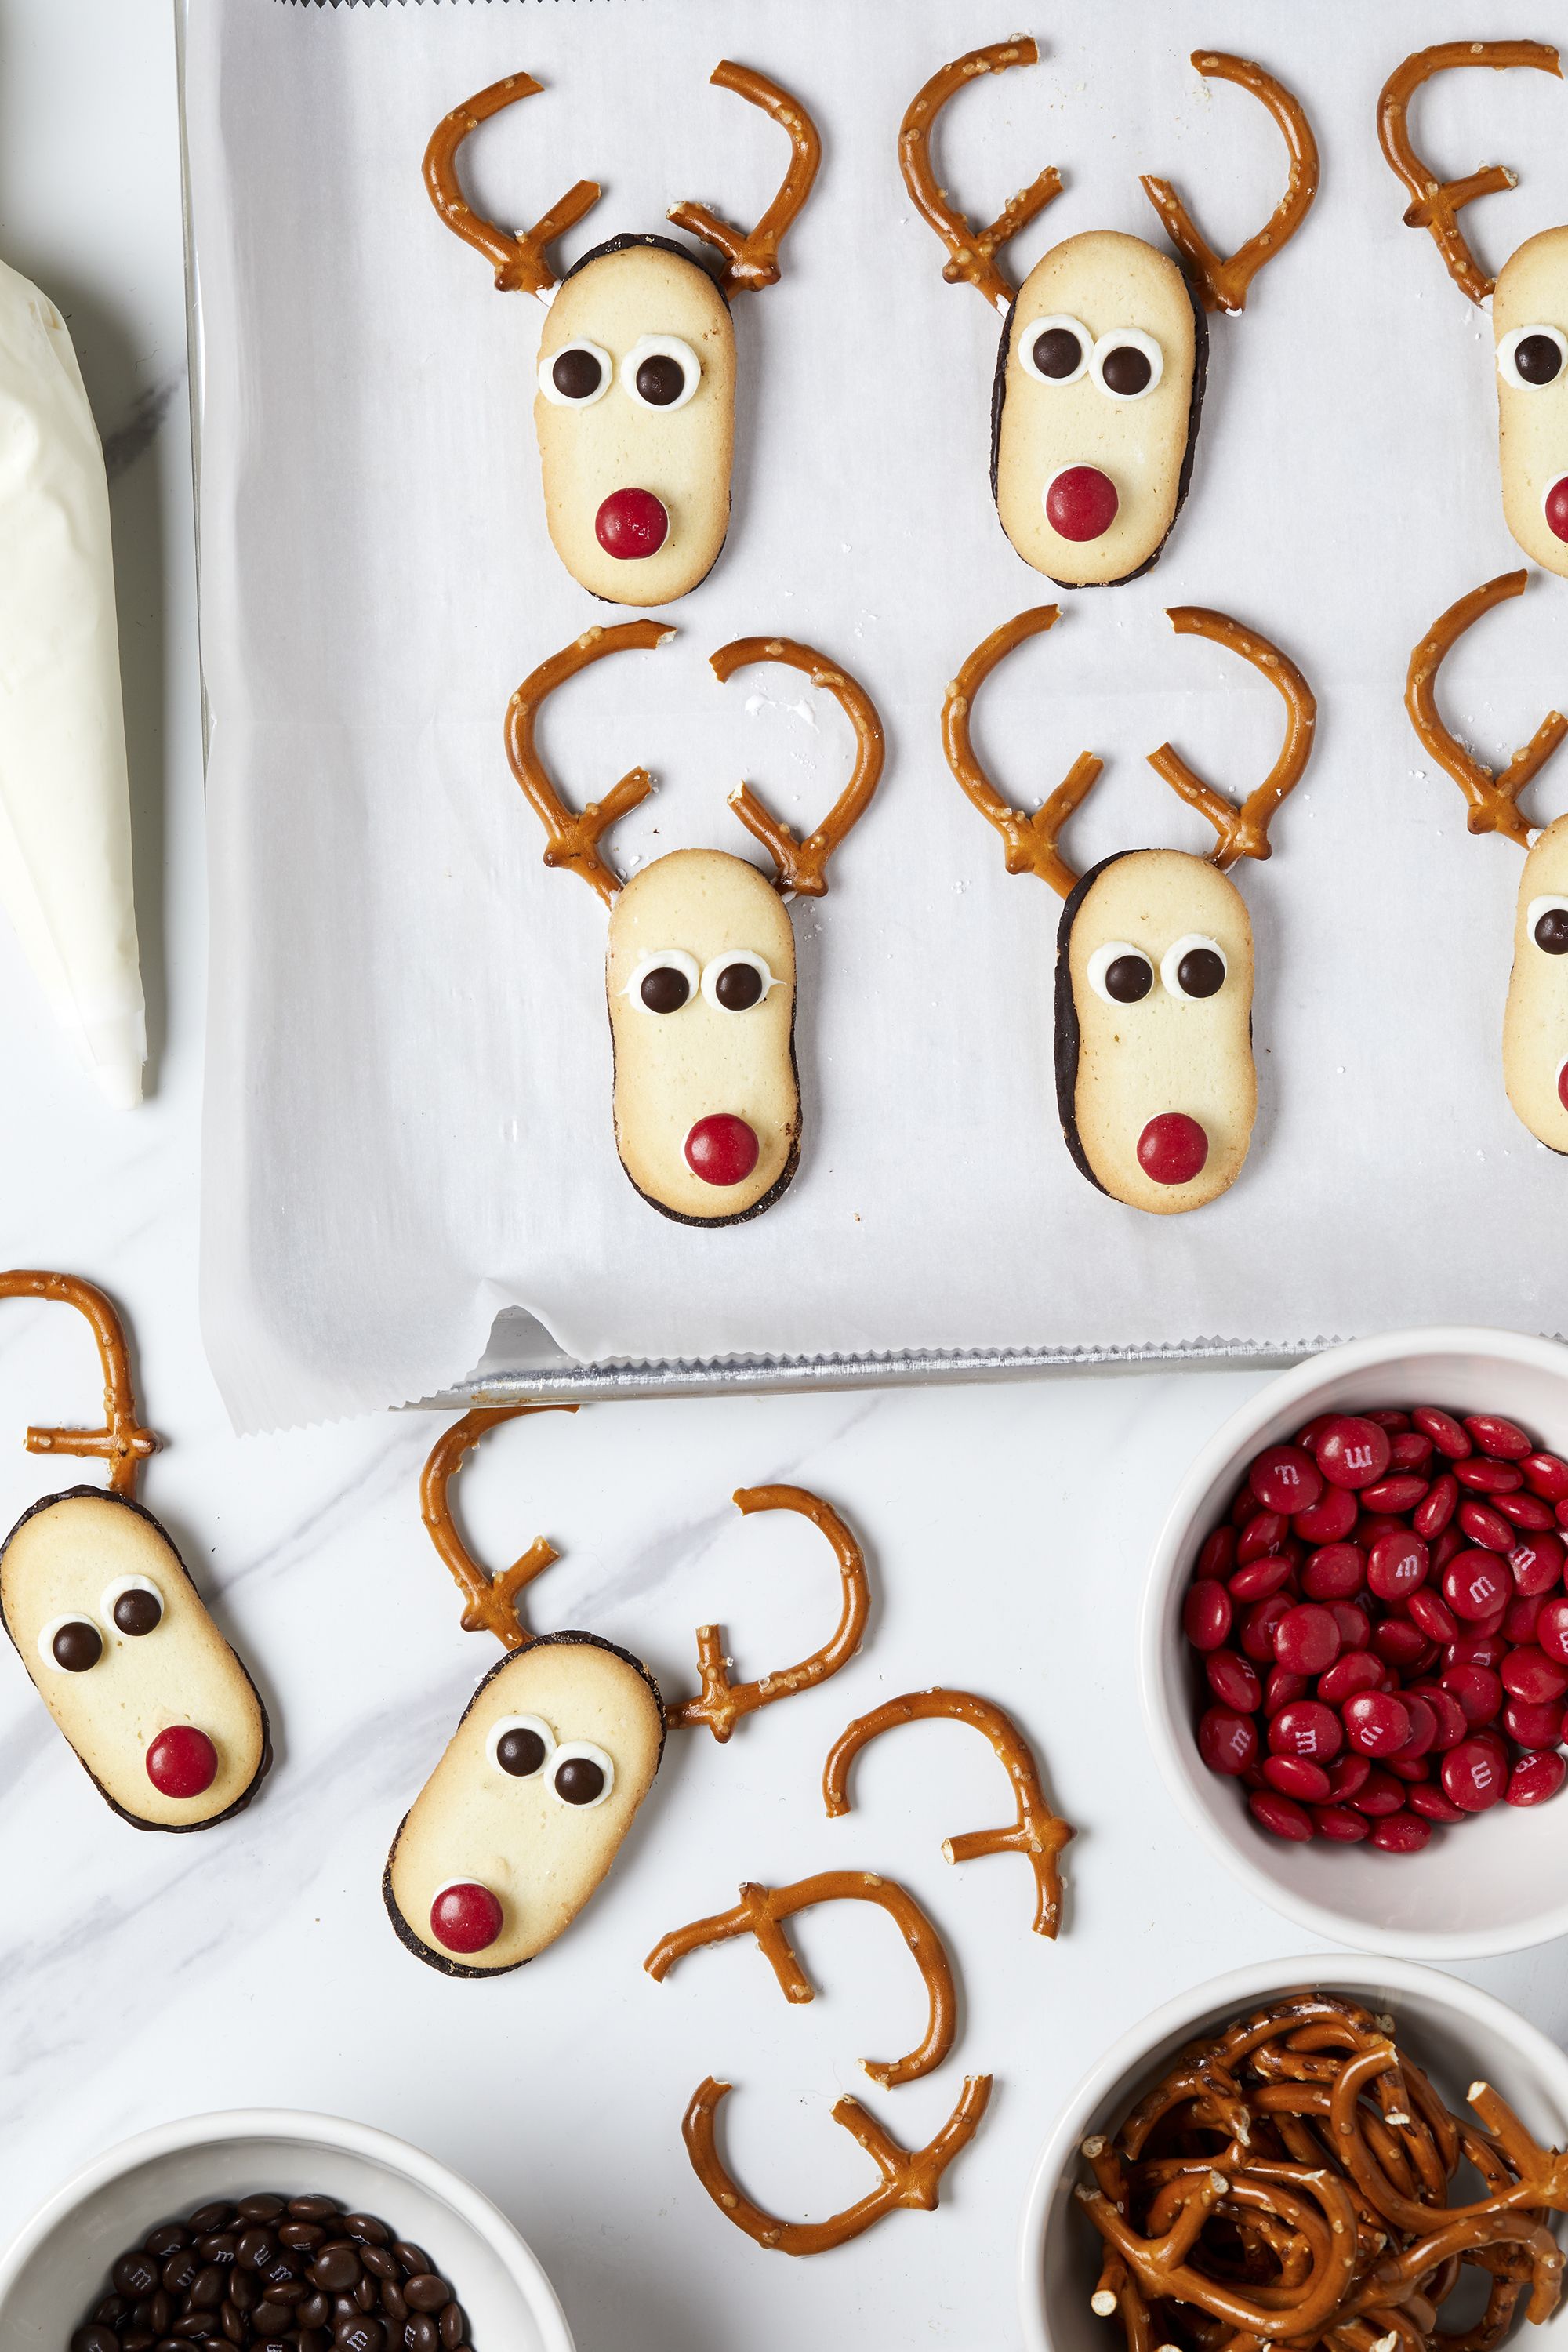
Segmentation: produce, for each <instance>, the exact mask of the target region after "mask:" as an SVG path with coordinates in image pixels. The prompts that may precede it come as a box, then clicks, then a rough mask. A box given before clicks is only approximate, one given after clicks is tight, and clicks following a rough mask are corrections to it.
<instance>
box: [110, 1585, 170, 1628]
mask: <svg viewBox="0 0 1568 2352" xmlns="http://www.w3.org/2000/svg"><path fill="white" fill-rule="evenodd" d="M98 1605H99V1607H100V1609H101V1610H102V1612H103V1614H104V1616H105V1617H106V1618H107V1619H108V1621H109V1622H110V1624H111V1625H112V1626H113V1627H114V1628H115V1630H116V1632H117V1633H123V1634H124V1635H125V1636H126V1638H127V1639H128V1640H130V1641H139V1640H140V1639H141V1638H142V1635H143V1634H146V1633H156V1632H157V1630H158V1628H159V1626H160V1625H161V1624H162V1623H163V1594H162V1593H161V1592H160V1591H159V1590H158V1588H157V1586H156V1585H155V1584H154V1583H153V1581H152V1580H151V1579H150V1578H148V1577H145V1576H121V1577H117V1578H116V1579H115V1580H114V1582H113V1583H112V1584H109V1585H106V1586H105V1587H104V1591H103V1598H102V1600H101V1601H100V1602H99V1604H98Z"/></svg>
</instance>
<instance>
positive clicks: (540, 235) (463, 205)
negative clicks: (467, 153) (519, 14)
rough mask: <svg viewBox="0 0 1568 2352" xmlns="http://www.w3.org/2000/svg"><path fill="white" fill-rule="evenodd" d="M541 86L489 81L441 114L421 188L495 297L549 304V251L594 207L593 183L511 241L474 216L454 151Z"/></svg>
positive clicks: (581, 184)
mask: <svg viewBox="0 0 1568 2352" xmlns="http://www.w3.org/2000/svg"><path fill="white" fill-rule="evenodd" d="M543 87H544V85H543V83H542V82H537V81H535V80H534V79H533V76H532V75H531V74H525V73H524V74H508V75H507V77H506V79H504V80H503V81H492V82H491V83H490V85H489V89H481V90H479V92H478V93H477V94H476V95H475V96H474V97H473V98H468V99H465V100H464V101H463V103H462V105H461V106H455V107H454V108H453V109H452V111H451V113H450V114H446V115H443V116H442V118H441V120H440V121H439V122H438V123H437V126H436V129H435V131H433V132H432V133H431V138H430V144H429V145H428V147H426V150H425V186H426V193H427V194H428V195H429V198H430V201H431V203H432V204H433V205H435V207H436V210H437V212H438V213H439V214H440V215H441V218H442V219H443V220H444V221H445V222H446V224H447V227H448V228H449V229H450V230H451V231H452V233H453V235H454V236H460V237H461V238H462V240H463V242H464V244H465V245H471V246H473V247H475V249H476V251H478V252H479V253H482V254H483V255H484V257H485V259H486V260H487V261H488V262H489V264H490V265H491V267H492V268H493V269H494V271H495V274H496V289H497V291H498V292H500V293H502V294H517V293H524V294H537V295H539V296H541V297H542V298H543V299H548V297H549V296H550V295H551V294H552V293H553V292H554V290H555V288H556V286H557V284H558V283H559V281H558V279H557V278H556V275H555V272H554V270H553V269H552V268H551V266H550V259H549V251H548V248H549V247H551V246H552V244H553V243H554V241H555V239H556V238H557V237H558V236H565V234H566V232H567V230H568V229H569V228H573V227H574V226H576V224H577V222H578V221H580V220H581V219H582V217H583V215H584V213H586V212H591V211H592V210H593V207H594V206H595V205H596V204H597V203H598V201H599V193H600V192H599V183H598V182H597V180H579V181H578V183H577V184H576V186H575V187H574V188H569V189H568V190H567V192H566V194H564V195H563V197H562V199H561V201H560V203H559V204H558V205H552V207H551V209H550V210H549V212H547V213H546V214H545V215H543V217H542V219H540V220H537V221H535V222H534V224H533V226H532V227H531V229H526V230H523V231H522V232H521V234H520V235H518V236H511V235H510V234H509V232H508V231H507V230H505V229H503V228H497V226H496V225H495V223H494V222H493V221H488V220H485V219H483V218H482V217H481V216H480V215H479V214H478V213H477V212H475V211H474V209H473V207H472V205H469V203H468V200H467V198H466V197H465V196H464V194H463V191H462V189H461V187H460V186H459V185H458V148H459V147H460V146H461V145H462V143H463V142H464V140H465V139H466V138H467V137H468V133H469V132H470V131H477V130H478V129H479V125H480V123H481V122H488V121H489V119H490V116H491V115H492V114H499V113H500V111H501V109H502V108H503V107H507V106H513V105H515V104H516V102H517V100H519V99H520V98H532V97H534V96H536V94H537V93H538V92H539V91H540V90H541V89H543Z"/></svg>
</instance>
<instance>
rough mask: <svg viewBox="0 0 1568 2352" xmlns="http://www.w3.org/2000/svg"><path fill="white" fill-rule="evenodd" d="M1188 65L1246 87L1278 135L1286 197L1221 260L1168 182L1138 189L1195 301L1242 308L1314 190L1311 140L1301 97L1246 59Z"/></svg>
mask: <svg viewBox="0 0 1568 2352" xmlns="http://www.w3.org/2000/svg"><path fill="white" fill-rule="evenodd" d="M1192 63H1193V64H1194V66H1195V67H1196V68H1197V69H1198V71H1199V73H1201V74H1202V75H1203V76H1204V78H1205V80H1206V79H1209V78H1210V77H1211V76H1212V77H1213V78H1214V79H1215V80H1217V81H1231V82H1236V83H1237V85H1238V86H1239V87H1240V88H1241V89H1249V90H1250V91H1251V92H1252V95H1253V97H1254V98H1256V99H1259V100H1261V101H1262V103H1263V104H1264V105H1265V106H1266V107H1267V108H1268V111H1269V113H1270V114H1271V115H1272V116H1273V117H1274V120H1275V121H1276V122H1277V123H1278V124H1279V128H1280V130H1281V131H1282V132H1283V133H1284V138H1285V146H1286V150H1287V152H1288V153H1289V158H1290V173H1289V179H1288V180H1287V182H1286V184H1285V193H1284V194H1283V195H1282V196H1281V197H1280V199H1279V203H1278V204H1277V205H1275V207H1274V210H1273V211H1272V212H1271V213H1270V214H1269V215H1268V220H1267V221H1266V222H1265V223H1264V225H1263V226H1262V227H1261V228H1260V229H1259V230H1258V234H1257V235H1256V236H1249V237H1248V238H1247V242H1246V244H1245V245H1240V246H1237V249H1236V251H1235V252H1234V253H1233V254H1230V255H1229V256H1227V257H1222V256H1221V255H1219V254H1217V253H1216V252H1215V249H1214V247H1213V246H1212V245H1210V244H1209V242H1208V240H1207V238H1206V237H1205V236H1204V235H1203V233H1202V231H1201V230H1200V229H1199V228H1198V226H1197V225H1196V223H1195V222H1194V219H1193V217H1192V215H1191V214H1190V213H1189V212H1188V210H1187V208H1186V206H1185V205H1184V204H1183V202H1182V200H1181V198H1180V196H1179V195H1178V194H1176V191H1175V189H1174V188H1173V186H1172V185H1171V183H1170V181H1169V180H1157V179H1154V178H1152V177H1151V176H1150V174H1149V173H1143V174H1142V186H1143V192H1144V194H1146V195H1147V197H1148V199H1149V201H1150V203H1151V204H1152V205H1153V207H1154V210H1155V211H1156V212H1157V213H1158V214H1159V215H1160V218H1161V220H1162V221H1163V223H1164V226H1165V234H1166V236H1168V237H1169V238H1170V240H1171V243H1172V244H1173V246H1174V247H1175V248H1176V250H1177V252H1178V253H1179V254H1180V255H1181V257H1182V259H1183V260H1184V262H1185V263H1186V265H1187V269H1188V272H1189V274H1190V276H1191V278H1192V280H1193V283H1194V287H1195V288H1196V289H1197V294H1198V299H1200V301H1201V302H1202V303H1203V306H1204V309H1205V310H1245V309H1246V308H1247V288H1248V287H1249V286H1250V285H1251V283H1252V281H1253V279H1254V278H1256V277H1257V275H1258V271H1259V270H1260V269H1261V268H1263V267H1264V266H1265V264H1266V263H1268V262H1270V261H1272V260H1273V259H1274V258H1275V257H1276V255H1277V254H1279V253H1281V252H1282V251H1283V250H1284V248H1285V247H1286V246H1288V245H1289V242H1290V239H1291V238H1292V237H1293V236H1295V234H1296V231H1297V230H1298V229H1299V228H1300V226H1301V224H1302V222H1303V221H1304V220H1305V219H1306V217H1307V215H1308V214H1309V213H1310V211H1311V209H1312V201H1313V199H1314V197H1315V196H1316V195H1317V193H1318V179H1319V161H1318V142H1317V141H1316V140H1315V139H1314V138H1313V136H1312V126H1311V124H1310V122H1309V121H1308V120H1307V116H1306V111H1305V110H1304V109H1303V107H1302V105H1301V102H1300V99H1297V98H1294V97H1292V96H1291V93H1290V92H1289V90H1288V89H1286V88H1285V85H1284V83H1283V82H1280V81H1277V80H1276V79H1275V78H1274V76H1273V75H1272V74H1271V73H1266V72H1265V71H1264V69H1263V68H1262V67H1261V66H1258V65H1254V64H1253V62H1252V60H1251V59H1250V58H1237V57H1231V56H1229V55H1228V54H1226V52H1225V51H1223V50H1214V49H1194V51H1193V56H1192Z"/></svg>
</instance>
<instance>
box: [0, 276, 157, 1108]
mask: <svg viewBox="0 0 1568 2352" xmlns="http://www.w3.org/2000/svg"><path fill="white" fill-rule="evenodd" d="M0 905H3V906H4V907H5V911H6V912H7V914H8V915H9V916H10V918H11V920H12V922H13V923H14V924H15V926H16V932H17V935H18V937H19V938H20V940H21V942H22V946H23V949H24V950H25V952H26V957H27V960H28V961H29V963H30V964H31V965H32V967H33V970H34V971H35V972H36V973H37V977H38V979H39V981H40V982H41V983H42V985H43V988H44V990H45V992H46V994H47V997H48V1000H49V1003H50V1005H51V1006H52V1008H53V1010H54V1012H55V1014H56V1017H57V1018H58V1021H59V1023H60V1024H61V1026H62V1027H63V1028H64V1029H65V1030H66V1032H67V1034H68V1035H69V1036H70V1038H71V1040H72V1042H73V1043H74V1045H76V1047H77V1050H78V1052H79V1054H80V1055H81V1057H82V1059H83V1060H84V1061H85V1062H86V1064H87V1066H88V1067H89V1069H90V1070H91V1071H92V1073H93V1075H94V1076H96V1078H97V1079H98V1082H99V1084H100V1087H102V1088H103V1091H104V1093H105V1094H106V1095H107V1096H108V1097H109V1099H110V1102H112V1103H115V1104H117V1105H119V1106H121V1108H126V1109H129V1108H131V1106H132V1104H134V1103H138V1102H140V1101H141V1099H142V1063H143V1062H144V1061H145V1059H146V1056H147V1044H146V1024H145V1020H144V1016H143V1011H142V978H141V972H140V969H139V967H138V962H137V953H136V911H135V907H134V905H133V903H132V891H131V799H130V788H129V783H128V781H127V777H126V768H125V723H124V716H123V712H122V709H121V698H120V643H119V638H118V636H117V635H116V632H115V625H114V569H113V563H112V560H111V557H110V539H109V489H108V485H107V482H106V480H105V478H104V470H103V451H102V448H101V446H100V443H99V438H98V431H97V427H96V426H95V425H94V424H93V421H92V412H91V410H90V409H89V406H88V399H87V394H86V392H85V390H84V389H83V386H82V381H81V372H80V370H79V367H78V366H77V360H76V353H75V352H74V351H73V350H72V348H71V340H70V337H69V335H68V333H67V331H66V327H65V321H64V320H62V319H61V317H60V315H59V312H58V310H56V309H55V307H54V304H53V303H52V302H51V301H49V299H48V298H47V296H46V295H43V294H40V293H39V291H38V289H37V287H36V286H32V285H29V283H28V282H27V280H26V278H23V277H20V276H18V274H17V272H16V270H14V269H10V268H7V267H6V266H5V263H4V262H3V261H0Z"/></svg>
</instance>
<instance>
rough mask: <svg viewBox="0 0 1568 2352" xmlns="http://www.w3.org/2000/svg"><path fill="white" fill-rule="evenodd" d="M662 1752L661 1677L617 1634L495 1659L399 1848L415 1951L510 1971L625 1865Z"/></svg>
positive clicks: (461, 1964)
mask: <svg viewBox="0 0 1568 2352" xmlns="http://www.w3.org/2000/svg"><path fill="white" fill-rule="evenodd" d="M663 1748H664V1706H663V1702H662V1701H661V1699H660V1697H659V1695H658V1685H657V1684H656V1683H655V1681H654V1679H653V1677H652V1675H650V1674H649V1673H648V1672H647V1668H646V1667H645V1666H643V1665H641V1664H639V1663H638V1662H637V1659H636V1658H634V1657H632V1656H630V1655H629V1654H628V1653H627V1652H626V1651H625V1650H620V1649H617V1648H616V1646H615V1644H614V1643H610V1642H604V1641H601V1640H599V1638H598V1637H597V1636H596V1635H595V1634H593V1633H548V1634H544V1635H542V1636H541V1637H540V1638H539V1639H538V1640H537V1641H534V1642H532V1643H530V1644H529V1646H528V1648H527V1649H525V1650H519V1651H516V1652H514V1653H512V1654H510V1656H508V1657H505V1658H503V1659H502V1660H501V1661H500V1664H499V1665H497V1666H494V1667H492V1668H491V1670H490V1672H489V1674H488V1675H486V1676H485V1679H484V1681H483V1682H482V1683H481V1684H480V1685H479V1689H478V1690H477V1691H476V1693H475V1694H474V1696H473V1698H472V1699H471V1700H470V1701H469V1703H468V1708H467V1711H466V1712H465V1714H464V1716H463V1719H462V1721H461V1722H460V1723H459V1724H458V1728H457V1730H456V1731H455V1732H454V1733H453V1735H452V1738H451V1741H450V1743H449V1745H448V1747H447V1752H446V1754H445V1755H444V1756H443V1757H442V1759H441V1760H440V1762H439V1763H438V1764H437V1767H436V1769H435V1770H434V1771H433V1772H432V1773H431V1775H430V1778H429V1780H427V1781H426V1784H425V1787H424V1788H423V1790H421V1791H420V1793H419V1795H418V1796H417V1797H416V1799H415V1801H414V1803H413V1804H412V1806H411V1807H410V1808H409V1810H408V1812H407V1813H406V1815H405V1818H404V1821H403V1822H402V1825H401V1826H400V1828H399V1830H398V1832H397V1835H396V1837H395V1839H394V1841H393V1845H392V1852H391V1853H390V1854H389V1855H388V1857H387V1864H386V1874H385V1877H384V1882H383V1894H384V1899H385V1903H386V1908H387V1912H388V1914H389V1916H390V1917H391V1920H392V1924H393V1926H394V1927H395V1929H396V1931H397V1934H398V1936H399V1937H400V1938H401V1939H402V1941H403V1942H404V1943H405V1945H406V1946H407V1948H408V1949H409V1950H410V1951H411V1952H412V1953H413V1954H414V1955H415V1958H416V1959H421V1960H424V1961H425V1962H426V1963H427V1965H428V1966H429V1967H431V1968H434V1969H442V1970H444V1971H445V1973H446V1974H447V1975H448V1976H457V1977H480V1976H497V1975H500V1974H502V1973H504V1972H505V1971H506V1970H507V1969H516V1968H521V1966H522V1964H523V1962H524V1961H525V1960H531V1959H532V1958H534V1956H535V1954H536V1953H539V1952H541V1951H542V1950H543V1949H544V1948H545V1946H546V1945H547V1944H551V1943H553V1942H554V1940H555V1938H556V1937H557V1936H559V1935H560V1934H561V1932H562V1930H563V1928H565V1927H569V1926H570V1925H571V1923H572V1921H573V1920H574V1918H575V1917H576V1916H577V1914H578V1912H579V1911H580V1910H581V1909H582V1907H583V1906H584V1903H586V1902H587V1900H588V1898H589V1896H590V1895H592V1894H593V1893H594V1892H595V1888H596V1887H597V1886H598V1885H599V1884H600V1882H601V1880H602V1879H603V1878H604V1876H605V1873H606V1871H607V1870H608V1869H609V1867H610V1864H612V1863H613V1862H614V1860H615V1858H616V1853H617V1852H618V1851H619V1849H620V1845H621V1842H622V1840H623V1839H624V1838H625V1836H626V1832H627V1831H628V1830H629V1829H630V1827H631V1824H632V1821H633V1818H634V1816H635V1815H636V1813H637V1809H638V1807H639V1806H640V1805H641V1803H642V1801H643V1799H644V1798H645V1797H646V1796H647V1792H648V1790H649V1788H650V1787H651V1786H652V1784H653V1779H654V1775H655V1773H656V1772H657V1771H658V1761H659V1758H660V1755H661V1754H662V1753H663ZM448 1920H449V1921H450V1923H451V1924H450V1925H448V1924H447V1922H448ZM476 1923H477V1924H476ZM443 1928H445V1931H446V1934H447V1936H449V1937H451V1941H449V1942H448V1941H445V1940H443V1934H442V1929H443Z"/></svg>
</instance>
